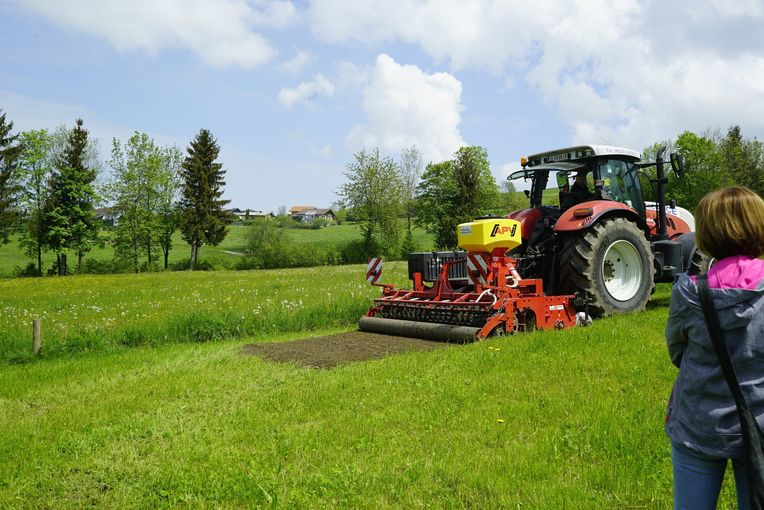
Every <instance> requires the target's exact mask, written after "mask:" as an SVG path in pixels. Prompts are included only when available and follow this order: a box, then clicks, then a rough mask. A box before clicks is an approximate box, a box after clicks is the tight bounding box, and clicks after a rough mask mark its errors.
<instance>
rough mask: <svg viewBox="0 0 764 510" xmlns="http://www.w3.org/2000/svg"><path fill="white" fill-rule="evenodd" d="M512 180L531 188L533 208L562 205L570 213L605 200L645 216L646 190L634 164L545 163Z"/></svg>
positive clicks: (592, 160) (598, 161)
mask: <svg viewBox="0 0 764 510" xmlns="http://www.w3.org/2000/svg"><path fill="white" fill-rule="evenodd" d="M508 179H510V180H515V179H523V180H524V181H525V182H527V183H528V184H530V190H529V192H526V193H527V194H528V195H529V197H530V206H531V207H542V206H553V207H559V206H560V204H561V202H562V209H567V208H568V207H570V206H571V205H573V204H574V203H580V202H583V201H585V200H591V199H592V198H595V197H600V196H601V197H602V198H603V199H607V200H615V201H616V202H621V203H622V204H626V205H628V206H629V207H632V208H634V209H636V210H637V211H638V212H639V213H640V214H641V215H642V216H644V213H645V202H644V199H643V197H642V188H641V186H640V183H639V178H638V176H637V171H636V167H635V166H634V161H630V160H622V159H603V158H586V159H580V160H578V161H564V162H555V163H545V164H541V165H537V166H534V167H530V168H525V169H523V170H519V171H517V172H514V173H512V174H510V176H509V177H508ZM529 181H530V182H529ZM597 181H601V184H602V191H601V192H598V191H597V189H596V186H595V184H596V183H597ZM526 186H527V184H526ZM571 191H573V192H575V193H571Z"/></svg>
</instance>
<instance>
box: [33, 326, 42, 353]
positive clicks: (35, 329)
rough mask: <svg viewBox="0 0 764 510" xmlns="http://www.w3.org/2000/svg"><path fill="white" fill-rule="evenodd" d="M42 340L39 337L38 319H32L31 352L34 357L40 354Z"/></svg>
mask: <svg viewBox="0 0 764 510" xmlns="http://www.w3.org/2000/svg"><path fill="white" fill-rule="evenodd" d="M41 343H42V339H41V336H40V319H34V320H33V321H32V351H33V352H34V355H35V356H37V355H39V354H40V347H41Z"/></svg>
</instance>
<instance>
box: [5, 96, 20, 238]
mask: <svg viewBox="0 0 764 510" xmlns="http://www.w3.org/2000/svg"><path fill="white" fill-rule="evenodd" d="M12 130H13V122H10V121H8V122H6V120H5V114H4V113H3V112H2V110H0V245H1V244H5V243H7V242H8V234H9V233H10V231H11V229H13V228H14V227H15V225H16V220H17V218H18V208H17V203H16V201H17V198H18V193H19V186H18V182H17V171H16V170H17V166H18V164H17V161H18V157H19V153H20V146H19V145H18V144H17V143H16V141H17V139H18V136H19V135H18V134H15V135H14V134H11V131H12Z"/></svg>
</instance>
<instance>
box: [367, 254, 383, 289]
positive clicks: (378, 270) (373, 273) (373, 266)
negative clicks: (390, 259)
mask: <svg viewBox="0 0 764 510" xmlns="http://www.w3.org/2000/svg"><path fill="white" fill-rule="evenodd" d="M380 276H382V258H381V257H374V258H370V259H369V265H368V266H367V267H366V281H367V282H369V283H377V280H379V277H380Z"/></svg>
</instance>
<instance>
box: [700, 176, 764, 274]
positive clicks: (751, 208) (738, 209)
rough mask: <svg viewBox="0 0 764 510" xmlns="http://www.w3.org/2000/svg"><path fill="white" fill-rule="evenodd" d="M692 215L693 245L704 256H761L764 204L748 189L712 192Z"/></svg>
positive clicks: (763, 236) (740, 188) (763, 243)
mask: <svg viewBox="0 0 764 510" xmlns="http://www.w3.org/2000/svg"><path fill="white" fill-rule="evenodd" d="M695 214H696V222H697V225H696V227H697V228H696V231H695V242H696V244H697V245H698V248H699V249H700V251H702V252H703V253H705V254H706V255H710V256H711V257H714V258H716V259H723V258H725V257H730V256H732V255H748V256H749V257H760V256H761V255H764V200H762V199H761V197H760V196H759V195H757V194H756V193H754V192H753V191H751V190H749V189H748V188H745V187H743V186H732V187H729V188H722V189H718V190H716V191H712V192H711V193H709V194H707V195H706V196H704V197H703V198H702V199H701V200H700V203H699V204H698V209H697V211H696V212H695Z"/></svg>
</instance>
